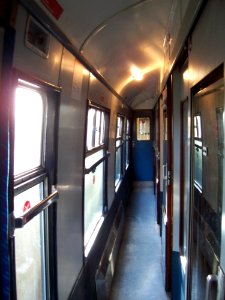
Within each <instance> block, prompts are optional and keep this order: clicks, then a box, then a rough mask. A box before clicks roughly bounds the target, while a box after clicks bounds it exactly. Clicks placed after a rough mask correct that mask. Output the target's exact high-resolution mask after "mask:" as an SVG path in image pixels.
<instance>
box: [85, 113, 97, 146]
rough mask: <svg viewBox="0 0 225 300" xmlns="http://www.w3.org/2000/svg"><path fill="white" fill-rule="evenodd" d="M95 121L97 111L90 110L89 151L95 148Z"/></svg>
mask: <svg viewBox="0 0 225 300" xmlns="http://www.w3.org/2000/svg"><path fill="white" fill-rule="evenodd" d="M94 119H95V109H93V108H90V109H89V110H88V122H87V149H88V150H90V149H92V148H93V146H94V130H95V126H94Z"/></svg>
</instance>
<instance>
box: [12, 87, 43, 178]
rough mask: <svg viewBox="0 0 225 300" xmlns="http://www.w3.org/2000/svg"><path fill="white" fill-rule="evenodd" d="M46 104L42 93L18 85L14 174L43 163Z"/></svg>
mask: <svg viewBox="0 0 225 300" xmlns="http://www.w3.org/2000/svg"><path fill="white" fill-rule="evenodd" d="M43 116H44V105H43V99H42V97H41V95H40V94H39V93H38V92H37V91H36V90H32V89H29V88H26V87H18V88H17V89H16V97H15V146H14V175H18V174H20V173H23V172H25V171H29V170H31V169H34V168H36V167H38V166H40V165H41V159H42V128H43Z"/></svg>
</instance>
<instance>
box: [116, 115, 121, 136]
mask: <svg viewBox="0 0 225 300" xmlns="http://www.w3.org/2000/svg"><path fill="white" fill-rule="evenodd" d="M122 133H123V119H122V117H117V131H116V137H117V138H119V137H122Z"/></svg>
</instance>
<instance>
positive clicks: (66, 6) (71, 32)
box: [34, 0, 174, 109]
mask: <svg viewBox="0 0 225 300" xmlns="http://www.w3.org/2000/svg"><path fill="white" fill-rule="evenodd" d="M34 1H35V2H36V3H37V4H38V5H40V6H41V8H42V9H44V10H45V11H46V13H47V14H48V15H49V16H50V17H51V18H52V20H53V21H54V22H55V23H56V24H57V25H58V26H59V27H60V29H61V30H62V31H63V32H64V34H65V35H66V36H67V37H68V39H69V40H70V41H71V43H72V44H73V45H74V46H75V47H76V48H77V50H78V51H79V52H80V54H81V55H82V56H83V57H84V58H85V59H86V60H87V61H88V62H89V63H90V64H91V65H92V66H93V67H94V68H95V69H96V70H97V72H98V73H99V74H101V76H102V77H103V78H104V79H105V80H106V81H107V83H108V84H109V85H110V86H111V87H112V88H113V89H114V90H115V91H116V92H117V93H118V94H119V95H120V96H121V97H122V98H123V99H124V101H125V102H126V103H127V104H128V105H129V106H130V107H132V108H133V109H137V108H143V107H145V108H152V107H153V105H154V103H155V101H156V98H157V96H158V92H159V86H160V81H161V78H162V69H163V65H164V51H163V43H164V39H165V36H166V32H167V29H168V24H169V16H170V15H171V11H172V8H173V2H174V1H173V0H141V1H140V0H138V1H137V0H113V1H106V0H95V1H90V0H76V1H69V0H54V1H53V0H52V1H47V0H34ZM43 2H55V3H57V4H59V5H60V6H61V7H62V9H63V12H62V14H61V16H60V17H59V18H58V20H57V19H56V18H54V16H52V14H51V13H49V10H48V9H46V8H45V6H44V5H43ZM132 66H135V67H138V68H139V70H140V72H141V74H142V75H143V79H142V80H141V81H137V80H135V78H134V76H132V74H131V67H132Z"/></svg>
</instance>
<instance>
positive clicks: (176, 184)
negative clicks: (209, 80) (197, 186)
mask: <svg viewBox="0 0 225 300" xmlns="http://www.w3.org/2000/svg"><path fill="white" fill-rule="evenodd" d="M180 88H181V82H180V74H179V73H178V72H174V73H173V251H177V252H179V228H180V142H181V141H180V124H181V122H180V101H181V89H180Z"/></svg>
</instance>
